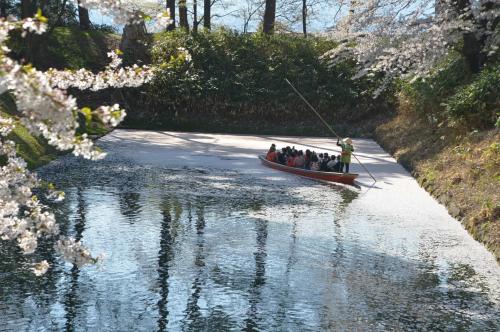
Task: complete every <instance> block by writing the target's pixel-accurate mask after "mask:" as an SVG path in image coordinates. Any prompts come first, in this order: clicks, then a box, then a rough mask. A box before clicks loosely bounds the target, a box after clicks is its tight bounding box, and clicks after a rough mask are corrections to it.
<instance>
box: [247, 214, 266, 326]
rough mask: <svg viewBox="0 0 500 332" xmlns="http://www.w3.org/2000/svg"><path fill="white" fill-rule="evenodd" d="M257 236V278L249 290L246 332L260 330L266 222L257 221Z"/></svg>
mask: <svg viewBox="0 0 500 332" xmlns="http://www.w3.org/2000/svg"><path fill="white" fill-rule="evenodd" d="M255 234H256V244H257V245H256V248H255V249H256V251H255V252H254V253H253V254H254V257H255V277H254V279H253V282H252V285H251V287H250V290H249V293H250V294H249V299H248V301H249V303H250V307H249V308H248V312H247V318H246V319H245V329H244V330H245V331H257V330H261V329H262V327H260V328H259V324H258V322H259V319H258V308H257V306H258V304H259V302H260V294H261V291H262V286H264V284H265V282H266V276H265V275H266V257H267V253H266V242H267V222H266V221H264V220H256V221H255Z"/></svg>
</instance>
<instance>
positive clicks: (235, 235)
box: [0, 158, 500, 331]
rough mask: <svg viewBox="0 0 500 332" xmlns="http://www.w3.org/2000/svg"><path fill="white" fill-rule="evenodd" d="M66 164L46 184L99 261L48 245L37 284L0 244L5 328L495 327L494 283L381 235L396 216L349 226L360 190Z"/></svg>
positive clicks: (426, 247)
mask: <svg viewBox="0 0 500 332" xmlns="http://www.w3.org/2000/svg"><path fill="white" fill-rule="evenodd" d="M64 160H65V161H64ZM63 163H65V165H64V166H61V165H58V164H57V163H56V164H55V165H53V168H48V169H47V170H46V174H44V177H45V178H47V179H48V180H51V181H52V182H55V183H56V184H58V186H59V187H61V188H63V189H65V190H66V191H67V195H68V199H67V201H66V202H65V203H64V205H62V206H58V207H57V209H58V210H59V213H58V217H59V218H60V221H61V224H62V232H63V234H65V235H72V236H75V237H76V238H77V239H81V240H82V241H84V242H85V244H86V245H88V246H89V247H90V248H91V249H92V250H93V251H95V252H97V253H100V252H102V250H103V249H104V250H105V252H106V254H107V258H106V260H105V261H104V263H103V266H102V267H99V268H96V267H83V268H81V269H78V268H76V267H72V266H70V265H68V264H65V263H63V262H61V261H60V260H59V259H58V258H57V256H56V255H55V254H54V251H53V249H52V245H51V243H50V241H47V242H44V243H42V246H44V247H43V248H45V249H44V251H43V252H42V253H41V257H40V258H42V256H43V258H45V259H50V260H51V261H52V262H53V263H54V267H53V268H52V269H51V270H50V272H49V275H48V276H47V278H45V279H37V278H34V277H33V276H32V275H31V274H29V273H19V271H20V270H21V271H25V270H26V267H25V265H26V264H27V263H28V259H27V258H26V257H24V256H19V252H18V250H17V251H16V248H15V246H10V245H9V244H6V243H5V242H0V256H1V258H2V259H0V317H2V318H4V317H6V319H4V320H2V322H3V321H6V322H7V323H6V324H4V325H2V324H0V330H2V331H3V330H6V331H17V330H67V331H73V330H79V329H81V330H107V329H115V330H120V331H125V330H148V331H149V330H158V331H179V330H184V331H198V330H217V331H219V330H246V331H257V330H300V331H308V330H310V331H317V330H363V331H365V330H366V331H377V330H412V329H413V330H446V329H456V330H460V329H467V330H481V331H489V330H491V331H495V330H497V329H498V327H499V326H500V316H499V314H498V312H499V310H498V309H499V302H500V299H499V298H498V297H499V295H498V293H497V289H498V283H495V281H493V282H492V281H491V280H486V279H485V275H486V273H485V271H477V270H475V269H474V268H472V267H471V266H470V265H468V264H463V263H461V262H460V261H459V260H447V259H443V257H442V256H440V255H439V254H436V250H435V248H436V246H438V247H439V246H440V243H441V242H440V241H441V239H440V238H437V239H436V240H433V241H434V242H429V240H428V238H418V237H417V236H412V235H411V234H404V236H405V237H401V238H398V237H396V236H393V237H390V236H388V235H389V234H393V229H392V228H393V225H394V224H396V223H397V222H398V218H400V217H399V216H391V215H375V214H374V215H369V216H366V215H360V214H354V215H355V217H353V206H355V205H358V203H359V199H360V198H359V196H358V194H357V193H356V192H353V191H350V190H346V189H343V188H330V187H325V186H323V185H320V184H316V183H314V182H310V181H307V180H302V179H295V178H293V177H290V178H287V180H286V181H277V182H276V183H272V185H270V182H269V179H265V178H260V177H259V176H254V175H248V174H246V175H245V174H236V173H235V172H233V171H222V170H204V171H203V172H200V171H197V170H190V169H184V170H168V169H158V168H150V167H146V166H139V165H128V164H124V163H121V162H120V163H119V164H118V165H117V164H115V163H113V162H110V163H106V162H104V163H99V164H98V165H99V168H94V167H95V165H96V164H86V162H82V163H76V164H73V163H74V162H73V161H72V159H70V158H68V159H63ZM61 167H64V168H65V170H66V171H65V172H61ZM120 175H122V176H120ZM103 184H105V185H103ZM325 193H328V194H325ZM68 216H69V217H68ZM120 221H122V222H120ZM123 221H125V222H123ZM367 225H370V226H371V225H376V228H375V227H372V228H371V231H370V232H367V231H366V227H367ZM422 234H424V233H422ZM407 241H411V242H413V243H414V244H415V245H414V247H415V249H413V248H414V247H412V246H411V245H409V244H407ZM439 248H441V250H443V247H439ZM412 250H414V252H413V253H412ZM446 250H453V247H450V249H446ZM13 257H15V259H12V258H13ZM16 260H17V261H18V262H19V263H16V264H12V263H9V262H12V261H16ZM495 287H496V288H495ZM26 317H28V319H27V318H26Z"/></svg>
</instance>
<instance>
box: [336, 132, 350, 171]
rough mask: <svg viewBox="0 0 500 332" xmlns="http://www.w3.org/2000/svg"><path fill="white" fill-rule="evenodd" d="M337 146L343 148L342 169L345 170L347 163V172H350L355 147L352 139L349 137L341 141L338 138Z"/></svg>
mask: <svg viewBox="0 0 500 332" xmlns="http://www.w3.org/2000/svg"><path fill="white" fill-rule="evenodd" d="M337 146H340V147H341V148H342V154H341V157H340V171H341V172H344V165H345V173H349V164H350V163H351V155H352V153H353V152H354V147H353V146H352V139H350V138H349V137H347V138H345V139H344V140H342V142H341V141H340V138H337Z"/></svg>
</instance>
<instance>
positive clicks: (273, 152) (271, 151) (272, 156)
mask: <svg viewBox="0 0 500 332" xmlns="http://www.w3.org/2000/svg"><path fill="white" fill-rule="evenodd" d="M266 159H267V160H269V161H272V162H276V160H277V154H276V145H274V144H273V145H271V147H270V148H269V151H268V152H267V155H266Z"/></svg>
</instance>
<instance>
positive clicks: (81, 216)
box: [64, 187, 86, 332]
mask: <svg viewBox="0 0 500 332" xmlns="http://www.w3.org/2000/svg"><path fill="white" fill-rule="evenodd" d="M76 202H77V207H76V218H75V222H74V227H75V234H74V237H75V240H77V241H80V240H81V239H82V237H83V231H84V230H85V220H86V216H85V210H86V205H85V198H84V193H83V189H81V188H79V187H78V188H77V190H76ZM79 274H80V269H79V268H78V266H77V265H73V267H72V268H71V272H70V281H69V287H68V292H67V293H66V294H65V296H64V308H65V311H66V324H65V329H66V331H68V332H70V331H74V330H75V319H76V315H77V308H78V306H79V305H80V303H79V297H78V275H79Z"/></svg>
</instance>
